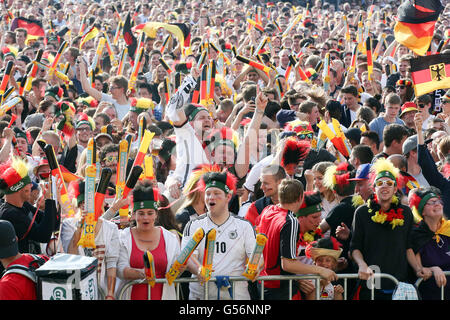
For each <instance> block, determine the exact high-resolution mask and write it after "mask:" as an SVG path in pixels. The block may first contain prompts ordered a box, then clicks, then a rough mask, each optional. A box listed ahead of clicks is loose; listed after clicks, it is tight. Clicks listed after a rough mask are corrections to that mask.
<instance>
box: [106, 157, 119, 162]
mask: <svg viewBox="0 0 450 320" xmlns="http://www.w3.org/2000/svg"><path fill="white" fill-rule="evenodd" d="M103 161H104V162H109V163H111V162H114V161H117V157H115V156H109V157H104V158H103Z"/></svg>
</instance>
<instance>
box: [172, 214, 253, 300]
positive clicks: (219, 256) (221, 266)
mask: <svg viewBox="0 0 450 320" xmlns="http://www.w3.org/2000/svg"><path fill="white" fill-rule="evenodd" d="M200 227H201V228H203V230H204V232H205V237H204V238H203V239H202V241H201V242H200V243H199V245H198V246H197V249H196V250H195V251H194V254H196V255H197V259H198V261H200V263H201V262H202V261H203V254H204V252H205V238H206V234H207V233H208V231H209V230H211V229H213V228H214V229H216V243H215V251H214V258H213V270H214V272H213V273H212V277H215V276H241V275H242V273H243V272H244V271H245V266H246V262H247V258H250V257H251V254H252V252H253V248H254V246H255V241H256V235H255V231H254V230H253V227H252V225H251V224H250V223H249V222H248V221H247V220H244V219H242V218H238V217H235V216H232V215H231V214H230V216H229V218H228V220H227V221H225V222H224V223H223V224H222V225H220V226H218V225H216V224H215V223H214V222H213V221H212V220H211V218H210V216H209V214H208V213H207V214H203V215H201V216H200V217H198V218H197V219H194V220H191V221H189V222H188V223H187V224H186V227H185V228H184V234H183V239H182V241H181V248H184V247H185V246H186V243H187V242H188V241H189V239H191V238H192V235H193V234H194V233H195V231H196V230H197V229H198V228H200ZM234 285H235V291H234V292H235V296H234V297H233V298H234V299H237V300H249V299H250V295H249V292H248V288H247V282H246V281H239V282H236V283H235V284H234ZM189 290H190V294H189V300H199V299H200V300H203V298H204V287H203V286H202V285H200V284H199V283H198V282H191V283H190V284H189ZM208 297H209V299H211V300H216V299H217V285H216V284H215V283H214V282H212V281H211V282H210V283H209V296H208ZM230 299H231V297H230V293H229V292H228V289H227V288H225V287H222V288H221V290H220V300H230Z"/></svg>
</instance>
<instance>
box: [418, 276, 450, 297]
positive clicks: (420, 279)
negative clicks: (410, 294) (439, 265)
mask: <svg viewBox="0 0 450 320" xmlns="http://www.w3.org/2000/svg"><path fill="white" fill-rule="evenodd" d="M444 274H445V276H450V271H444ZM433 278H434V277H431V278H430V279H428V281H434V279H433ZM422 282H423V279H422V278H419V279H417V281H416V283H415V284H414V287H416V289H417V290H419V286H420V284H421V283H422ZM446 286H450V283H447V284H446V285H445V286H442V287H441V300H444V299H445V297H444V289H445V287H446Z"/></svg>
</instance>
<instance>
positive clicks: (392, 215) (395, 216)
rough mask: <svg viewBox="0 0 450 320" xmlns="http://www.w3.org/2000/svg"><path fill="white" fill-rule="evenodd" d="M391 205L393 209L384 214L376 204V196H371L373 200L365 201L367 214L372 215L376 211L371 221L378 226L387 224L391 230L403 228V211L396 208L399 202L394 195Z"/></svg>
mask: <svg viewBox="0 0 450 320" xmlns="http://www.w3.org/2000/svg"><path fill="white" fill-rule="evenodd" d="M391 204H392V205H393V207H394V208H392V207H391V210H389V211H387V212H384V211H383V210H381V207H380V205H379V204H378V200H377V196H376V195H373V199H369V200H367V206H368V207H369V213H372V212H374V211H375V210H376V211H375V214H374V215H373V216H372V221H373V222H376V223H380V224H383V223H385V222H388V223H389V224H391V225H392V230H394V228H395V227H397V226H403V223H404V216H403V209H402V208H399V207H398V204H399V200H398V197H397V196H395V195H394V196H393V197H392V201H391Z"/></svg>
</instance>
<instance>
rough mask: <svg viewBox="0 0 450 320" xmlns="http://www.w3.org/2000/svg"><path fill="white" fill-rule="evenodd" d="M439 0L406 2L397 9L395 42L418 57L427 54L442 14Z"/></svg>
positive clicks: (412, 0) (410, 0)
mask: <svg viewBox="0 0 450 320" xmlns="http://www.w3.org/2000/svg"><path fill="white" fill-rule="evenodd" d="M442 10H443V6H442V4H441V1H440V0H406V1H403V3H402V4H401V5H400V6H399V7H398V11H397V22H396V24H395V26H394V36H395V40H396V41H397V42H399V43H401V44H402V45H404V46H405V47H407V48H409V49H411V50H412V51H413V52H414V53H416V54H417V55H419V56H424V55H426V54H427V50H428V48H429V47H430V43H431V40H432V38H433V34H434V27H435V25H436V21H437V19H438V18H439V14H440V13H441V12H442Z"/></svg>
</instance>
